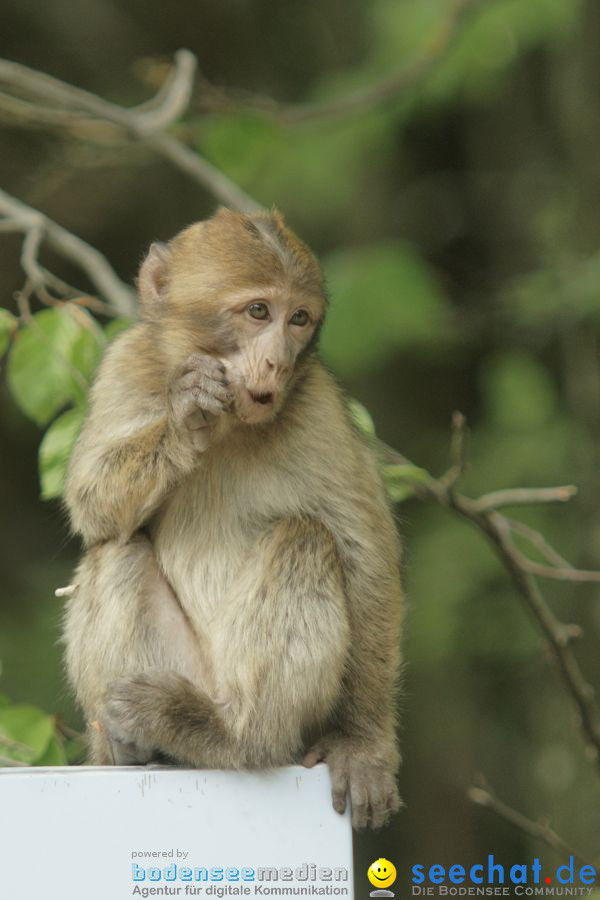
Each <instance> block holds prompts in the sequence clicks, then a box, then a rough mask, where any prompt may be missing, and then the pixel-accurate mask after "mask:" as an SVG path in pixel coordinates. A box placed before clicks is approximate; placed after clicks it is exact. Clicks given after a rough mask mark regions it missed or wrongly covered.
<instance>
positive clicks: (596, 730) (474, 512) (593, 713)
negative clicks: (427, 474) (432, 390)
mask: <svg viewBox="0 0 600 900" xmlns="http://www.w3.org/2000/svg"><path fill="white" fill-rule="evenodd" d="M379 446H380V449H381V452H382V455H385V458H386V459H387V460H389V461H391V462H399V463H401V464H402V465H406V464H407V463H409V464H410V461H409V460H407V459H406V458H405V457H404V456H402V455H401V454H398V453H397V452H396V451H395V450H393V448H391V447H388V446H387V445H385V444H383V443H382V442H380V444H379ZM414 489H415V494H416V496H418V497H420V498H421V499H434V500H435V501H436V502H437V503H439V504H440V505H441V506H444V507H446V508H447V509H451V510H453V511H454V512H456V513H458V515H460V516H461V517H462V518H464V519H465V520H466V521H468V522H470V523H471V524H472V525H474V526H475V527H476V528H478V529H479V531H481V532H482V533H483V534H484V535H485V536H486V537H487V539H488V540H489V541H490V543H491V545H492V547H493V549H494V550H495V552H496V555H497V556H498V557H499V558H500V560H501V562H502V563H503V565H504V566H505V568H506V569H507V571H508V573H509V574H510V576H511V578H512V581H513V584H514V585H515V587H516V589H517V592H518V594H519V596H520V598H521V600H522V602H523V603H524V605H525V607H526V608H527V609H528V610H529V612H530V614H531V615H532V616H533V618H534V620H535V621H536V622H537V624H538V626H539V628H540V630H541V632H542V634H543V636H544V638H545V640H546V642H547V644H548V646H549V648H550V650H551V652H552V656H553V658H554V661H555V663H556V665H557V668H558V672H559V674H560V676H561V678H562V681H563V684H564V687H565V689H566V691H567V693H568V694H569V696H570V698H571V700H572V702H573V704H574V706H575V708H576V709H577V711H578V713H579V718H580V725H581V730H582V733H583V736H584V739H585V741H586V744H587V747H588V750H589V754H588V755H589V757H590V759H591V760H592V761H593V762H594V763H595V765H596V767H597V768H598V769H600V708H599V707H598V704H597V702H596V700H595V692H594V689H593V687H592V686H591V684H589V682H588V681H587V680H586V678H585V677H584V675H583V673H582V671H581V669H580V667H579V663H578V662H577V659H576V657H575V655H574V653H573V651H572V649H571V646H570V645H571V644H572V642H573V641H574V640H575V639H577V638H578V637H580V636H581V629H580V628H579V626H577V625H572V624H568V623H564V622H561V621H559V619H557V618H556V616H555V615H554V613H553V612H552V610H551V609H550V607H549V606H548V604H547V603H546V601H545V599H544V596H543V594H542V592H541V591H540V589H539V587H538V584H537V582H536V581H535V579H534V577H533V575H532V573H531V571H530V566H531V565H535V564H533V563H531V561H530V560H528V559H527V558H526V557H524V556H523V555H522V554H521V553H520V552H519V551H518V549H517V548H516V547H515V546H514V543H513V540H512V535H511V523H510V521H509V520H508V519H507V518H506V517H505V516H503V515H502V514H501V513H499V512H497V511H496V507H498V506H503V505H513V504H515V502H517V503H519V502H521V503H536V502H537V503H548V502H552V501H561V502H562V501H565V500H568V499H569V498H570V497H572V496H573V494H574V493H575V488H574V487H573V486H570V485H569V486H567V487H559V488H539V489H523V490H514V491H496V492H495V493H493V494H486V495H484V496H483V497H480V498H479V499H477V500H471V499H470V498H468V497H465V496H464V495H462V494H459V493H457V492H455V491H454V490H453V489H452V488H448V486H447V485H446V484H445V483H444V482H443V480H441V479H436V478H434V477H433V476H431V478H430V479H429V480H427V481H423V482H422V483H416V482H415V484H414ZM553 571H557V570H553ZM569 571H571V570H569ZM577 580H581V579H577ZM594 580H595V576H594Z"/></svg>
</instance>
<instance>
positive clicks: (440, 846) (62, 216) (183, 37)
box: [0, 0, 600, 896]
mask: <svg viewBox="0 0 600 900" xmlns="http://www.w3.org/2000/svg"><path fill="white" fill-rule="evenodd" d="M449 10H450V3H449V0H370V2H362V3H361V2H359V0H318V2H317V0H303V2H301V0H225V2H224V0H221V2H218V0H180V2H178V3H172V4H170V3H166V2H164V0H163V2H160V0H145V2H143V3H142V2H140V0H78V2H77V4H75V3H74V2H72V0H53V2H52V3H50V4H48V3H46V2H43V0H28V2H27V3H26V4H23V3H22V2H20V0H4V2H3V27H2V32H1V34H0V55H2V56H5V57H7V58H11V59H15V60H17V61H19V62H22V63H25V64H26V65H30V66H32V67H34V68H38V69H41V70H43V71H47V72H49V73H51V74H53V75H56V76H57V77H59V78H63V79H65V80H66V81H69V82H72V83H75V84H77V85H79V86H82V87H86V88H89V89H90V90H92V91H95V92H97V93H99V94H100V95H102V96H104V97H107V98H110V99H112V100H114V101H116V102H119V103H124V104H132V103H139V102H142V101H143V100H144V99H146V98H147V97H148V96H149V95H150V94H151V93H152V92H153V91H154V90H156V87H157V83H158V81H159V80H160V77H161V76H162V75H163V74H164V72H163V64H164V63H166V62H168V61H169V59H170V57H171V55H172V53H173V51H175V50H176V49H177V48H179V47H182V46H186V47H189V48H190V49H191V50H192V51H194V52H195V53H196V54H197V55H198V58H199V64H200V69H201V72H202V74H203V76H205V77H206V79H208V81H209V82H210V83H212V84H214V85H217V86H221V87H224V88H227V89H231V90H233V91H241V92H242V93H241V94H240V97H241V100H242V105H243V101H244V97H245V94H244V92H252V93H257V94H261V95H265V96H269V97H273V98H275V99H277V100H278V101H280V102H284V103H296V102H301V101H307V100H310V99H312V100H315V99H323V98H326V97H335V96H339V95H343V94H345V93H348V92H349V91H351V90H355V89H357V88H359V87H362V86H365V85H367V84H370V83H372V82H375V81H377V80H378V79H380V78H382V77H384V76H385V75H387V74H388V73H389V72H390V71H396V70H397V69H398V68H399V67H401V66H402V64H403V62H404V61H408V60H410V59H412V58H413V56H414V55H415V54H417V53H419V52H421V50H422V48H423V47H427V46H428V43H427V42H428V40H430V36H431V35H432V34H434V33H435V32H436V29H438V28H439V24H440V22H442V21H444V20H445V19H446V18H447V17H448V15H449ZM599 51H600V5H599V4H598V3H597V0H587V2H577V0H488V2H482V3H481V4H479V7H478V8H477V10H475V12H474V14H473V15H472V16H471V17H470V18H469V20H468V21H467V22H465V24H464V27H463V28H462V29H461V33H460V35H459V38H458V40H457V41H456V43H455V44H454V45H453V46H452V48H451V49H450V50H449V51H448V52H447V53H446V54H444V57H443V59H441V60H440V61H439V63H438V64H436V66H435V67H434V69H433V71H432V72H431V73H430V75H429V76H428V77H427V78H426V79H425V80H424V81H423V82H418V83H417V85H416V86H414V87H413V88H412V89H411V90H409V91H406V92H403V93H402V94H401V95H400V96H399V97H398V98H397V99H395V100H394V101H393V102H391V103H388V104H387V105H385V106H384V107H382V108H376V109H367V110H363V111H361V112H360V114H356V115H352V116H349V117H346V118H340V119H337V118H336V119H331V120H329V119H328V118H325V119H324V120H322V121H319V122H315V123H313V124H310V123H305V124H296V125H287V126H286V125H283V124H281V123H279V122H278V121H277V120H276V119H275V118H274V117H273V116H270V115H268V114H267V113H261V112H256V111H252V110H250V109H242V110H236V109H232V110H230V111H220V110H218V109H215V108H212V109H210V108H208V107H210V106H211V105H212V106H213V107H214V106H215V105H216V104H215V103H214V102H213V103H212V104H211V103H207V102H205V100H206V96H208V97H213V100H214V96H213V92H209V93H208V94H207V95H206V96H205V95H204V93H203V89H202V83H201V82H200V83H199V86H198V90H197V93H196V96H195V100H194V103H193V104H192V107H191V108H190V111H189V113H188V115H187V116H186V117H185V121H184V123H182V125H181V126H179V129H180V130H179V132H178V133H179V134H180V136H181V137H182V139H184V140H185V141H186V142H187V143H189V144H190V145H191V146H194V147H195V148H197V150H198V151H199V152H200V153H202V154H203V155H205V156H206V157H207V158H208V159H209V160H211V161H212V162H213V163H214V164H215V165H217V166H218V167H219V168H221V169H222V170H224V171H225V172H227V173H228V174H229V175H230V176H231V177H232V178H233V179H234V180H236V181H237V182H238V183H239V184H240V185H241V186H243V187H244V189H245V190H247V191H248V192H249V193H250V194H251V195H253V196H254V197H255V198H256V199H258V200H259V201H260V202H261V203H263V204H265V205H267V206H268V205H271V204H273V203H274V204H276V205H277V206H278V207H279V208H280V209H281V210H282V211H283V212H284V213H285V215H286V217H287V219H288V221H289V222H290V224H291V225H292V226H293V227H294V228H295V229H296V230H297V231H298V232H299V233H300V234H301V235H302V236H303V238H304V239H305V240H306V241H307V242H308V243H309V244H310V245H311V246H312V247H313V248H314V249H315V250H316V251H317V253H318V254H319V256H320V258H321V259H322V262H323V266H324V268H325V272H326V274H327V278H328V283H329V288H330V293H331V298H332V306H331V315H330V319H329V323H328V325H327V327H326V329H325V332H324V334H323V340H322V350H323V355H324V357H325V359H326V360H327V361H328V363H329V364H330V366H331V367H332V369H333V371H334V372H335V373H336V374H337V375H338V377H339V379H340V380H341V381H342V383H343V384H344V385H345V386H346V388H347V389H348V391H349V392H350V393H351V394H352V395H353V396H354V397H356V398H357V399H358V400H360V401H361V402H362V403H364V404H365V406H367V407H368V409H369V410H370V412H371V414H372V416H373V418H374V420H375V423H376V425H377V430H378V433H379V435H380V436H381V437H382V438H383V439H384V440H385V441H387V442H388V443H389V444H391V445H393V446H394V447H396V448H397V449H398V450H400V451H401V452H402V453H403V454H405V455H407V456H408V457H409V458H411V459H412V460H413V461H415V462H416V463H417V464H419V465H422V466H425V467H426V468H428V469H430V470H431V471H433V472H435V473H440V472H442V471H443V470H444V469H445V468H446V467H447V465H448V462H449V450H448V445H449V423H450V418H451V414H452V411H453V410H454V409H460V410H462V412H464V413H465V414H466V416H467V417H468V421H469V424H470V428H471V436H470V442H469V444H470V446H469V456H470V466H469V470H468V472H467V475H466V477H465V479H464V483H463V484H462V487H463V488H464V490H465V492H466V493H470V494H473V495H476V494H477V493H480V492H483V491H488V490H493V489H497V488H503V487H512V486H538V485H553V484H563V483H571V482H574V483H576V484H577V485H578V487H579V489H580V490H579V494H578V496H577V498H576V499H575V500H574V501H573V502H572V503H571V504H570V505H568V506H564V507H563V506H561V507H545V508H543V509H540V508H537V509H530V510H527V511H523V513H522V516H521V517H522V518H523V520H524V521H526V522H528V523H529V524H530V525H533V526H534V527H536V528H540V529H541V530H542V531H543V532H544V534H546V536H547V537H548V538H549V539H550V540H551V542H552V543H553V544H554V546H556V547H557V548H558V549H559V551H560V552H561V553H562V554H563V555H564V556H566V557H567V558H568V559H569V561H570V562H572V563H573V564H575V565H577V566H579V567H588V568H593V567H599V566H600V563H599V560H600V506H599V503H598V496H599V495H598V491H599V487H600V485H599V479H600V467H599V464H598V463H599V455H600V443H599V431H600V418H599V411H600V371H599V368H598V338H599V328H600V250H599V248H600V52H599ZM0 173H1V174H0V185H1V186H2V187H4V188H5V189H6V190H8V191H10V192H11V193H13V194H14V195H15V196H18V197H20V198H21V199H23V200H24V201H25V202H27V203H28V204H30V205H32V206H34V207H38V208H41V209H43V210H44V212H46V213H48V214H49V215H50V216H51V217H52V218H54V219H55V220H57V221H59V222H60V223H61V224H63V225H64V226H66V227H67V228H69V229H70V230H71V231H73V232H75V233H77V234H79V235H80V236H82V237H84V238H85V239H86V240H88V241H89V242H90V243H92V244H93V245H95V246H97V247H98V248H99V249H100V250H101V251H102V252H103V253H104V254H105V255H106V256H107V257H108V258H109V259H110V261H111V262H112V264H113V265H114V266H115V267H116V269H117V271H118V272H119V274H120V275H121V276H122V277H123V278H124V279H125V280H127V281H131V280H132V279H133V277H134V276H135V273H136V270H137V267H138V265H139V261H140V260H141V258H142V256H143V253H144V249H145V248H146V247H147V246H148V244H149V243H150V241H151V240H152V239H155V238H159V239H168V238H169V237H171V236H172V235H173V234H174V233H175V232H176V231H178V230H179V229H180V228H181V227H183V226H184V225H186V224H188V223H189V222H190V221H192V220H194V219H199V218H202V217H204V216H206V215H208V214H210V213H211V211H212V210H213V208H214V205H215V204H214V201H213V199H212V198H211V197H210V196H208V195H207V194H206V193H204V192H203V191H202V190H201V189H200V188H198V187H196V186H194V185H191V184H190V182H189V181H187V180H186V179H185V177H184V176H183V175H182V174H181V173H180V172H178V171H175V170H173V169H171V168H169V166H168V164H167V163H165V162H164V161H162V160H159V159H157V157H155V156H154V155H153V154H152V153H151V152H150V151H149V150H146V149H144V148H142V147H141V146H140V145H139V144H135V143H133V142H130V143H124V144H121V145H116V146H115V145H110V144H108V145H105V146H103V145H102V144H100V145H91V144H89V143H85V142H81V141H75V140H72V139H69V138H68V137H61V136H60V135H59V134H56V133H48V132H45V131H43V130H36V129H28V130H24V129H21V128H19V127H17V126H16V125H14V124H12V125H11V123H10V122H4V123H3V126H2V132H1V134H0ZM19 250H20V238H19V237H18V236H15V235H7V234H3V235H0V271H1V273H2V279H1V284H2V289H1V292H2V297H1V299H0V305H1V306H4V307H8V308H11V309H13V310H14V309H15V307H14V301H13V295H14V292H15V291H16V290H18V289H19V288H20V287H21V286H22V283H23V277H22V273H21V271H20V268H19ZM45 260H46V262H47V263H48V264H49V266H50V267H51V268H52V269H53V271H55V272H56V273H57V274H60V275H61V276H63V277H69V276H72V277H73V278H75V277H76V276H75V275H73V273H71V272H70V271H69V270H68V268H67V267H65V265H64V264H63V263H62V262H61V261H60V260H57V259H55V258H53V257H52V255H51V254H48V255H47V256H46V257H45ZM78 282H79V283H81V278H79V279H78ZM0 404H1V412H0V435H1V444H0V447H1V451H0V452H1V459H2V469H1V472H2V475H1V480H0V535H1V539H0V568H1V576H2V577H1V582H0V659H1V660H2V665H3V671H2V675H1V679H0V691H2V692H3V693H4V694H6V695H8V696H9V697H10V698H11V699H12V700H13V701H15V702H19V703H26V702H27V703H34V704H37V705H39V706H42V707H44V708H45V709H46V710H48V711H52V712H58V713H61V715H62V716H63V718H64V721H65V722H67V723H69V724H70V725H72V726H74V727H78V726H79V725H80V722H79V720H78V717H77V714H76V712H75V710H74V708H73V704H72V700H71V697H70V696H69V692H68V690H67V689H66V686H65V682H64V678H63V673H62V669H61V649H60V645H59V633H60V618H61V601H60V600H57V599H55V598H54V597H53V591H54V588H55V587H56V586H59V585H63V584H67V583H68V581H69V579H70V574H71V570H72V567H73V564H74V562H75V560H76V556H77V553H78V547H77V543H76V542H75V541H73V540H71V539H70V538H69V534H68V528H67V524H66V518H65V515H64V513H63V511H62V509H61V506H60V503H59V502H58V501H52V502H43V501H41V500H40V499H39V483H38V475H37V459H36V455H37V447H38V445H39V442H40V439H41V436H42V431H41V430H40V429H39V428H37V427H36V426H35V425H34V424H33V423H32V422H31V421H30V420H29V419H27V418H26V417H25V416H24V415H23V413H22V412H20V411H19V410H18V409H17V407H16V406H15V404H14V402H13V400H12V399H11V396H10V395H9V391H8V389H7V386H6V379H5V378H3V379H2V388H1V393H0ZM398 519H399V524H400V528H401V531H402V534H403V536H404V541H405V546H406V568H405V583H406V588H407V592H408V596H409V602H410V613H409V618H408V627H407V636H406V641H405V655H406V668H405V675H404V692H403V699H402V731H401V733H402V745H403V756H404V766H403V770H402V774H401V792H402V795H403V797H404V799H405V801H406V809H405V810H404V811H403V812H402V813H401V814H400V815H399V816H398V817H396V819H395V820H394V821H393V823H392V824H391V826H390V827H389V828H387V829H385V830H384V831H383V832H380V833H379V834H377V835H372V834H367V835H361V836H359V837H358V838H357V840H356V852H357V871H356V878H357V882H356V884H357V896H361V895H363V892H364V893H365V895H366V892H367V891H368V890H369V887H370V886H369V885H368V882H367V880H366V868H367V866H368V865H369V864H370V862H371V861H372V860H373V859H375V858H377V857H379V856H385V857H387V858H389V859H390V860H392V861H393V862H394V863H395V864H396V866H397V868H398V873H399V877H398V882H397V886H398V889H399V891H397V893H399V894H400V896H402V894H403V893H406V892H407V890H408V885H409V881H410V868H411V867H412V865H413V864H415V863H423V864H425V865H426V866H429V865H431V864H432V863H441V864H442V865H445V866H448V865H450V864H452V863H461V864H464V865H471V864H474V863H476V862H480V861H481V860H482V859H484V858H485V856H486V855H487V854H488V853H493V854H494V856H495V858H496V861H500V862H503V863H504V864H505V865H512V864H514V863H521V862H523V863H525V862H531V860H532V859H533V857H534V856H539V857H540V858H541V859H542V862H543V865H544V866H546V868H548V867H549V866H550V865H552V866H553V867H554V868H556V866H557V865H558V864H559V863H561V862H563V860H561V859H559V858H558V857H556V855H554V854H552V853H551V851H549V850H547V849H545V848H544V847H543V846H540V845H537V844H535V843H533V842H531V841H530V840H528V839H527V838H525V837H524V836H523V835H522V834H520V833H519V832H517V831H515V830H514V829H513V828H511V827H510V826H509V825H508V824H506V823H505V822H503V821H501V820H500V819H497V818H496V817H494V816H493V814H491V813H489V812H487V811H485V810H481V809H479V808H476V807H474V806H473V805H472V804H471V803H470V802H469V801H468V800H467V798H466V788H467V787H468V786H469V784H471V783H472V779H473V777H474V776H475V774H476V773H477V772H483V773H485V775H486V776H487V777H488V778H489V781H490V783H491V784H492V785H493V787H494V788H495V790H496V791H497V793H498V794H499V795H500V796H501V797H502V798H503V799H504V800H506V801H507V802H509V803H511V804H512V805H514V806H515V807H517V808H518V809H520V810H521V811H522V812H524V813H525V814H526V815H528V816H530V817H532V818H537V817H538V816H539V815H542V814H543V815H548V816H550V817H551V818H552V822H553V825H554V827H555V828H556V829H557V830H558V831H559V832H561V833H562V834H563V835H564V836H566V837H567V838H568V839H569V840H570V841H571V842H572V843H573V844H575V845H577V847H578V848H580V849H581V851H582V852H583V853H584V854H587V855H588V857H590V858H591V857H593V855H594V853H595V854H597V853H598V850H599V843H600V806H599V804H598V790H597V783H596V781H595V777H596V776H595V775H594V772H593V770H592V768H591V767H590V766H589V763H588V761H586V759H585V755H584V752H583V747H582V743H581V741H580V738H579V733H578V724H577V720H576V717H575V715H574V713H573V710H572V707H571V704H570V702H569V700H568V699H567V698H566V697H565V694H564V691H563V690H562V686H561V684H560V682H559V679H558V677H557V675H556V673H555V671H554V669H553V667H552V664H551V662H550V660H549V658H548V655H547V653H546V652H545V651H544V648H543V646H542V643H541V639H540V637H539V634H538V632H537V631H536V629H535V627H534V626H533V624H532V622H531V621H530V619H529V617H528V615H527V613H526V611H525V610H524V609H523V608H522V607H521V606H520V603H519V600H518V598H517V597H516V596H515V593H514V590H513V588H512V585H511V584H510V583H509V579H508V576H507V574H506V572H505V571H504V570H503V569H502V568H501V567H500V566H499V564H498V562H497V561H496V560H495V558H494V556H493V554H492V552H491V550H490V549H489V548H488V546H487V545H486V544H485V542H484V540H483V538H482V537H481V536H480V535H479V534H477V533H476V532H475V531H474V530H473V529H471V528H469V527H468V526H467V525H465V524H462V523H461V522H459V521H458V520H457V519H456V518H455V517H453V516H452V515H451V514H449V513H448V512H446V511H444V510H442V509H440V508H438V507H435V506H433V505H424V504H422V503H420V502H419V501H416V500H409V501H408V502H406V503H404V504H402V505H400V506H399V507H398ZM544 591H545V594H546V596H547V598H548V600H549V602H550V604H551V605H552V606H553V608H554V609H555V610H556V612H557V614H558V615H559V617H560V618H563V619H565V620H567V621H574V622H577V623H580V624H581V625H582V627H583V628H584V631H585V636H584V638H583V640H582V641H581V642H580V643H579V644H578V645H577V653H578V656H579V659H580V661H581V664H582V667H583V669H584V671H585V672H586V674H587V675H588V677H589V679H590V681H591V682H592V683H594V684H596V685H597V684H600V654H599V653H598V636H599V632H600V592H599V588H598V586H594V585H589V584H588V585H578V586H574V585H572V584H561V583H555V582H553V583H550V584H545V585H544ZM542 874H544V869H542Z"/></svg>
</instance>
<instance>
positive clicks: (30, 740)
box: [0, 706, 54, 764]
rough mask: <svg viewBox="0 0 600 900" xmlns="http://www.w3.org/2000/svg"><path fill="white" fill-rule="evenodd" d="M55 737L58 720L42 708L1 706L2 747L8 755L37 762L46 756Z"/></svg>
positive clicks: (24, 760) (0, 738)
mask: <svg viewBox="0 0 600 900" xmlns="http://www.w3.org/2000/svg"><path fill="white" fill-rule="evenodd" d="M3 738H5V739H7V742H6V743H5V742H4V741H3ZM53 739H54V719H53V718H52V716H49V715H47V714H46V713H44V712H42V710H40V709H36V708H35V707H34V706H4V707H1V708H0V747H1V751H2V754H3V755H4V756H8V757H9V758H10V759H14V760H18V761H19V762H25V763H29V764H35V763H36V762H37V761H38V760H40V759H42V758H43V757H44V755H45V754H46V752H47V751H48V749H49V747H50V743H51V741H52V740H53ZM11 742H15V744H17V745H19V746H15V744H13V743H11Z"/></svg>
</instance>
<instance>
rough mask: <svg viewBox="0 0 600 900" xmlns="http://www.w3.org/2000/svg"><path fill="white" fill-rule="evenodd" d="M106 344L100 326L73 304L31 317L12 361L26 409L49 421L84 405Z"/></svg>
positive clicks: (11, 374)
mask: <svg viewBox="0 0 600 900" xmlns="http://www.w3.org/2000/svg"><path fill="white" fill-rule="evenodd" d="M79 317H81V318H79ZM83 323H85V324H83ZM103 347H104V338H103V335H102V332H101V329H100V328H99V327H98V326H96V325H95V323H94V321H93V320H92V319H91V317H89V316H87V314H85V313H83V312H82V311H81V310H78V317H77V318H76V316H75V314H74V312H72V311H71V310H70V309H69V305H68V304H64V305H61V306H59V307H54V308H53V309H44V310H42V311H41V312H39V313H36V314H35V315H34V316H32V318H31V321H30V322H29V323H28V324H27V325H25V327H24V328H22V329H21V330H20V331H19V332H18V333H17V334H16V335H15V338H14V340H13V347H12V350H11V354H10V357H9V363H8V380H9V385H10V388H11V390H12V394H13V396H14V398H15V400H16V401H17V403H18V405H19V406H20V407H21V409H22V410H23V412H24V413H26V415H28V416H29V417H30V418H32V419H33V420H34V421H35V422H37V423H38V425H47V424H48V422H49V421H50V420H51V419H52V418H53V417H54V416H55V415H56V413H57V412H59V411H60V410H61V409H63V408H64V407H65V406H67V405H70V404H77V405H80V406H81V405H83V404H85V399H86V389H87V387H88V386H89V381H90V378H91V376H92V374H93V372H94V369H95V367H96V365H97V363H98V361H99V359H100V356H101V354H102V350H103Z"/></svg>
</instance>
